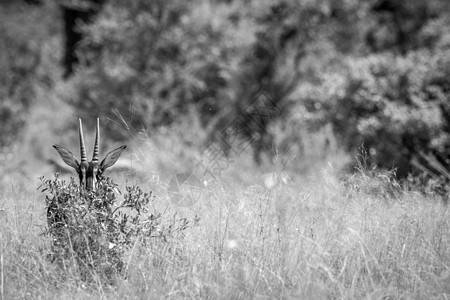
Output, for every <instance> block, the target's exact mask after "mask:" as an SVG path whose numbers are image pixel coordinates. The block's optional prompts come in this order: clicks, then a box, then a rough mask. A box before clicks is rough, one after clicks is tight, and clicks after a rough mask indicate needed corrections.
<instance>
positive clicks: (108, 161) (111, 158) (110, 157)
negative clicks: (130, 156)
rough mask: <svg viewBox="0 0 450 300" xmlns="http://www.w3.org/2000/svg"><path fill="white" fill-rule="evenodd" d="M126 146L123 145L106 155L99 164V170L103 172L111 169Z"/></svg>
mask: <svg viewBox="0 0 450 300" xmlns="http://www.w3.org/2000/svg"><path fill="white" fill-rule="evenodd" d="M126 147H127V146H125V145H123V146H120V147H119V148H116V149H114V150H113V151H111V152H109V153H108V154H106V156H105V158H104V159H103V160H102V162H101V163H100V169H102V170H103V171H105V170H106V169H107V168H109V167H111V166H112V165H114V164H115V163H116V161H117V160H118V159H119V157H120V155H121V154H122V152H123V150H125V148H126Z"/></svg>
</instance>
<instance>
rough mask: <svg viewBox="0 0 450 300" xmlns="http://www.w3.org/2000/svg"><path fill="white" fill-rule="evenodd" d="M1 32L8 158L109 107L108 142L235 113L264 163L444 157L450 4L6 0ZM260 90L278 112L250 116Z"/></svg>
mask: <svg viewBox="0 0 450 300" xmlns="http://www.w3.org/2000/svg"><path fill="white" fill-rule="evenodd" d="M0 32H1V34H0V67H1V70H2V72H1V73H0V81H1V84H0V126H1V136H0V147H1V157H0V158H1V160H7V159H8V158H10V157H11V155H12V154H11V152H12V151H11V149H13V148H14V147H18V146H17V145H20V143H22V144H26V143H28V144H29V143H32V145H33V146H34V147H36V145H37V144H38V142H37V141H36V140H35V139H36V136H40V137H42V136H43V135H46V136H52V135H54V134H56V135H60V136H62V135H63V134H64V133H65V132H67V130H68V129H72V128H74V124H75V121H73V122H72V121H69V120H68V118H70V119H73V120H76V117H75V116H77V117H78V116H82V117H83V119H84V120H85V122H86V123H87V126H90V127H91V126H93V125H94V123H93V122H94V120H95V117H97V116H102V117H107V118H108V119H109V120H112V121H113V122H110V124H108V125H107V126H106V125H105V135H106V136H107V137H108V138H109V139H110V141H111V142H119V141H120V142H122V141H124V140H127V139H130V133H131V136H134V135H139V134H140V133H142V132H153V131H158V130H161V128H166V131H164V132H165V133H168V132H174V133H178V135H179V141H180V143H185V144H187V145H189V144H192V143H194V142H195V143H197V142H199V143H201V144H202V145H196V146H198V147H199V148H201V146H204V145H206V144H207V143H209V142H211V141H216V140H219V139H220V138H221V136H220V133H221V132H222V131H223V130H224V129H225V128H226V126H227V124H230V122H233V120H235V119H236V118H241V119H242V120H244V121H245V122H243V124H241V126H242V132H243V135H244V136H246V137H247V138H248V139H251V140H252V146H253V152H254V159H255V161H256V162H258V163H261V162H262V161H263V160H264V156H265V155H267V154H269V155H272V154H274V153H273V152H274V149H279V148H280V149H281V148H282V149H295V155H297V159H299V160H310V157H309V156H308V155H312V154H314V155H315V156H314V157H315V159H323V158H324V157H325V156H326V155H327V153H328V151H331V150H330V148H334V149H345V151H347V152H348V153H350V154H352V155H353V154H354V153H356V152H357V151H358V149H359V148H360V147H364V148H365V149H366V150H367V153H368V154H369V156H370V158H371V159H373V161H374V162H376V163H377V164H378V165H379V166H380V167H383V168H389V169H390V168H397V174H398V175H399V176H400V177H405V176H406V175H407V174H408V173H410V172H418V171H424V170H428V172H430V173H435V174H439V173H442V170H441V171H439V170H437V169H438V168H436V166H433V164H432V163H430V161H429V159H427V157H428V156H427V155H431V154H432V155H433V157H435V158H436V160H437V161H438V162H439V163H440V164H442V165H444V166H449V165H450V161H449V160H450V157H449V153H450V151H449V150H450V137H449V132H450V102H449V101H450V4H449V1H448V0H414V1H413V0H407V1H397V0H365V1H358V0H320V1H311V0H302V1H298V0H278V1H274V0H253V1H249V0H215V1H213V0H209V1H206V0H153V1H148V0H116V1H107V0H106V1H101V0H100V1H99V0H97V1H94V0H91V1H89V0H78V1H54V0H40V1H39V0H34V1H18V0H16V1H12V0H10V1H6V0H3V1H2V2H1V6H0ZM261 91H264V93H265V95H267V96H268V97H269V98H270V105H272V106H273V107H272V108H276V109H275V110H274V111H276V112H277V113H276V114H270V115H269V116H268V117H266V118H264V120H261V121H260V122H259V123H258V124H256V126H255V125H249V124H250V123H251V122H252V120H250V119H249V113H248V112H249V110H251V109H252V108H251V106H252V105H253V104H252V103H253V102H252V101H253V100H254V97H255V95H257V94H258V93H260V92H261ZM119 116H122V117H123V120H122V121H121V119H120V117H119ZM114 120H115V121H114ZM31 122H32V123H31ZM89 122H90V123H89ZM30 123H31V124H30ZM36 124H40V125H36ZM116 124H119V125H121V126H122V127H123V128H125V129H126V130H118V126H116ZM177 126H178V127H177ZM180 126H181V127H182V128H183V129H184V130H179V129H178V130H176V128H180ZM167 128H169V129H170V128H172V129H173V130H172V131H171V130H168V129H167ZM33 130H34V131H33ZM71 131H74V130H71ZM189 131H191V132H190V133H189ZM192 131H194V133H193V132H192ZM30 132H31V133H30ZM74 132H75V131H74ZM44 133H45V134H44ZM74 135H75V133H74ZM192 135H197V137H201V138H198V139H195V138H191V137H192ZM317 137H322V138H321V141H320V142H317V141H316V142H314V139H317ZM61 139H62V138H59V139H58V140H61ZM318 139H319V140H320V138H318ZM52 140H55V138H53V139H52ZM67 141H69V137H67ZM36 143H37V144H36ZM274 145H275V146H276V147H274ZM39 147H41V146H39ZM42 147H44V145H42ZM49 148H50V147H49ZM35 150H36V149H35ZM276 151H278V150H276ZM287 152H288V151H287ZM308 153H309V154H308ZM318 153H319V154H323V155H322V156H321V155H318ZM44 156H45V155H44ZM447 169H448V167H447Z"/></svg>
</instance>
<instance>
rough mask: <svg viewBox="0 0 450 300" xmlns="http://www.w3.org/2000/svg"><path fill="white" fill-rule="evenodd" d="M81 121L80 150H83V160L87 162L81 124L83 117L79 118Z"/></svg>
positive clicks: (81, 125)
mask: <svg viewBox="0 0 450 300" xmlns="http://www.w3.org/2000/svg"><path fill="white" fill-rule="evenodd" d="M78 120H79V121H80V125H79V134H80V152H81V162H86V161H87V157H86V146H85V145H84V137H83V124H81V119H78Z"/></svg>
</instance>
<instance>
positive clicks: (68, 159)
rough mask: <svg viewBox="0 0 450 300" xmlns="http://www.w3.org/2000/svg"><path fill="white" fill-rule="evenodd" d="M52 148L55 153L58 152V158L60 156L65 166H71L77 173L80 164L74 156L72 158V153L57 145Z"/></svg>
mask: <svg viewBox="0 0 450 300" xmlns="http://www.w3.org/2000/svg"><path fill="white" fill-rule="evenodd" d="M53 148H55V149H56V151H58V153H59V156H61V158H62V159H63V161H64V162H65V163H66V164H67V165H69V166H71V167H72V168H74V169H75V170H76V171H78V169H79V167H80V163H79V162H78V160H77V159H76V158H75V156H73V154H72V152H70V151H69V150H67V149H65V148H63V147H61V146H59V145H53Z"/></svg>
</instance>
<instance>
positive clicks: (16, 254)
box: [0, 167, 450, 299]
mask: <svg viewBox="0 0 450 300" xmlns="http://www.w3.org/2000/svg"><path fill="white" fill-rule="evenodd" d="M338 178H339V179H338ZM37 186H38V182H37V181H36V184H35V186H33V187H31V188H30V185H26V184H24V183H22V182H20V177H14V178H13V179H11V180H10V181H9V184H7V185H4V186H3V187H2V189H3V190H2V193H1V198H0V208H1V211H0V222H1V228H2V230H1V231H0V251H1V252H0V255H1V257H0V258H1V269H0V273H1V283H2V285H1V291H0V292H1V297H2V299H99V298H105V299H159V298H175V299H176V298H192V299H448V298H449V297H450V247H449V246H450V213H449V210H448V208H447V206H445V205H444V204H443V202H442V199H440V198H438V197H433V196H431V195H430V196H423V195H421V194H419V193H417V192H414V191H405V190H403V189H402V188H401V187H400V186H398V185H397V184H396V183H395V181H393V180H392V179H391V177H390V176H389V174H384V173H376V172H365V171H359V172H357V173H356V174H354V175H352V176H341V175H340V174H338V172H337V171H335V170H334V169H333V168H331V167H327V168H323V169H322V170H319V171H317V172H316V173H315V174H311V175H309V176H307V177H298V178H295V179H294V180H293V181H292V182H290V183H286V184H284V183H283V184H282V182H279V183H278V184H274V185H272V188H270V189H268V188H267V186H265V185H264V184H262V183H257V182H255V183H253V184H241V185H237V184H236V185H234V184H233V185H231V186H230V185H225V184H220V183H218V184H215V185H213V186H211V187H210V188H208V189H205V190H203V192H202V195H201V197H200V199H199V200H198V201H197V202H196V203H195V204H194V205H193V206H190V207H188V208H182V207H177V206H174V205H170V203H169V198H168V196H167V193H165V192H164V190H165V189H166V188H167V187H166V186H164V185H163V184H162V183H160V182H158V181H155V180H154V181H153V182H151V183H150V184H146V185H145V184H143V186H142V188H143V189H146V188H147V187H148V188H149V189H150V188H151V189H153V190H155V198H154V201H153V203H152V206H153V209H155V210H157V211H160V212H163V216H165V217H164V218H166V219H165V220H164V222H163V224H170V222H171V218H173V217H174V214H175V213H176V216H177V217H181V218H183V217H185V218H193V217H194V216H195V215H197V216H198V217H200V222H199V223H198V224H197V225H196V226H193V227H189V228H187V229H186V230H184V233H183V234H182V235H177V236H176V237H168V238H167V239H166V240H165V241H163V239H154V240H153V241H152V243H151V244H150V245H149V246H147V247H146V248H145V249H144V248H143V247H140V246H139V245H137V244H136V245H135V247H133V248H132V249H131V250H130V251H128V252H127V253H126V255H125V258H124V262H125V265H126V277H125V278H123V277H121V278H117V280H116V281H115V283H114V284H113V285H106V284H102V283H100V281H96V280H93V281H91V282H84V281H83V280H81V278H80V276H79V273H78V272H77V270H76V268H75V267H74V266H70V265H69V266H66V268H65V269H64V270H62V269H61V268H58V267H57V266H56V265H55V264H52V263H51V262H50V261H49V259H48V253H49V251H50V248H49V244H50V243H49V242H50V239H49V237H48V236H43V235H42V234H41V233H42V232H43V231H44V230H45V226H46V218H45V211H44V200H43V195H42V193H40V192H39V191H36V189H35V188H36V187H37ZM94 278H95V274H94Z"/></svg>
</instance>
